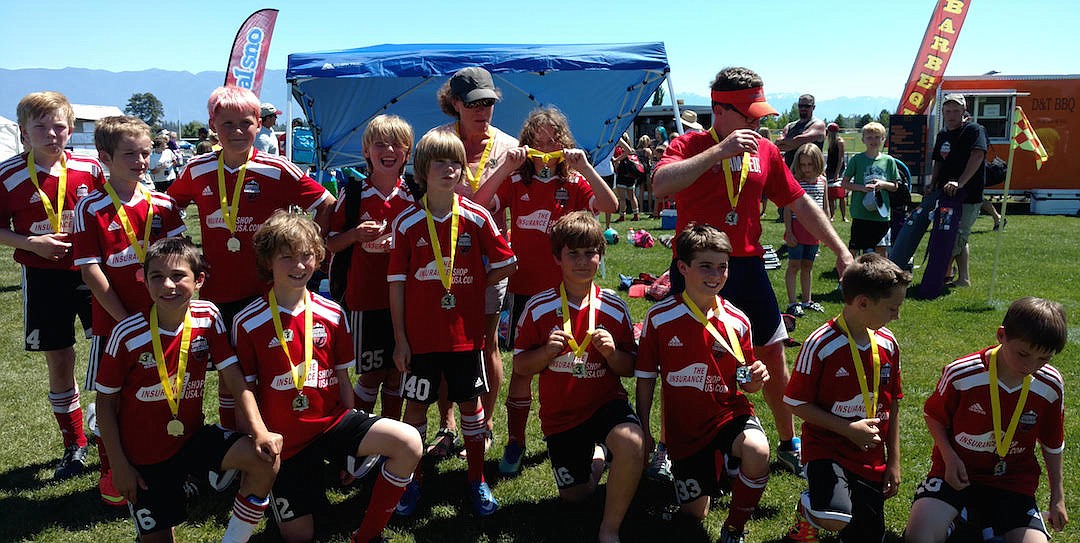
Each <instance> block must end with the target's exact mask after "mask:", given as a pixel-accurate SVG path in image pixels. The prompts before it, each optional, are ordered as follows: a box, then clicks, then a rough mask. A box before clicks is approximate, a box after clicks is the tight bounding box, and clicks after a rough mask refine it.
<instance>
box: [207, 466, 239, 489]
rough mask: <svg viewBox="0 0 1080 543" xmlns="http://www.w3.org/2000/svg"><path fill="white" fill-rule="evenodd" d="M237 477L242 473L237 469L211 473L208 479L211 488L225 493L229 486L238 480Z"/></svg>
mask: <svg viewBox="0 0 1080 543" xmlns="http://www.w3.org/2000/svg"><path fill="white" fill-rule="evenodd" d="M237 475H240V471H239V470H236V469H230V470H225V471H211V472H209V474H207V476H206V479H207V480H208V481H209V482H210V488H212V489H214V490H215V491H217V492H225V491H226V490H228V489H229V485H231V484H232V483H233V481H235V480H236V476H237Z"/></svg>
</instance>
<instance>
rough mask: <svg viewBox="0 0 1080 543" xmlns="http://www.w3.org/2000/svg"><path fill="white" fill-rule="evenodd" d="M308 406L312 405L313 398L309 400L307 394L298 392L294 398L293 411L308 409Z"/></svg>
mask: <svg viewBox="0 0 1080 543" xmlns="http://www.w3.org/2000/svg"><path fill="white" fill-rule="evenodd" d="M308 407H311V400H309V399H308V397H307V396H305V395H303V394H302V393H301V394H297V395H296V397H295V398H293V401H292V408H293V411H306V410H307V408H308Z"/></svg>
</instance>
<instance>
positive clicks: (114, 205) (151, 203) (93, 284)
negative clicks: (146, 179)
mask: <svg viewBox="0 0 1080 543" xmlns="http://www.w3.org/2000/svg"><path fill="white" fill-rule="evenodd" d="M94 143H95V145H96V146H97V149H98V158H99V159H100V160H101V162H102V163H103V164H105V166H106V167H108V168H109V182H108V183H106V184H105V185H104V186H103V187H102V188H100V189H98V190H95V191H93V192H91V193H90V194H88V195H87V196H86V198H83V199H82V200H79V205H78V206H76V207H75V233H74V238H75V246H74V250H75V264H76V265H77V266H79V267H80V268H81V270H82V277H83V281H85V282H86V285H87V286H88V287H90V291H91V292H92V293H93V294H94V304H93V305H94V317H93V323H94V326H93V333H94V338H93V340H92V341H93V343H92V344H91V346H90V363H89V365H88V367H87V371H86V382H87V383H91V384H92V383H93V382H94V381H95V380H96V378H97V369H98V363H99V362H100V361H101V351H102V349H103V348H104V343H105V341H106V340H107V339H109V333H110V332H112V329H113V327H114V326H115V325H116V323H117V322H119V321H121V320H123V319H124V318H126V317H128V316H130V315H133V314H135V313H145V312H146V311H149V310H150V305H151V304H152V302H151V300H150V295H149V293H148V292H147V290H146V281H145V278H144V276H143V275H144V271H143V259H144V258H145V255H146V249H147V248H148V247H149V246H150V244H151V243H152V242H154V241H157V240H159V239H161V238H165V237H173V236H178V235H180V234H181V233H183V232H184V230H186V227H185V226H184V220H183V219H182V218H180V212H179V211H178V210H177V209H176V203H175V202H174V201H173V199H172V198H170V197H168V196H166V195H165V194H162V193H160V192H157V191H156V190H152V189H149V188H145V187H144V186H143V185H142V183H141V182H140V179H141V178H142V176H143V174H145V173H146V168H147V166H148V164H149V157H150V148H151V140H150V127H149V126H147V125H146V123H144V122H143V121H142V120H140V119H138V118H136V117H105V118H103V119H100V120H98V121H97V123H95V126H94ZM98 453H99V456H100V458H101V479H100V481H99V482H98V490H99V491H100V493H101V500H102V501H103V502H104V503H105V504H106V505H123V504H124V498H123V496H121V495H120V493H119V492H117V491H116V488H115V487H113V484H112V474H111V473H110V471H109V461H108V455H107V454H106V452H105V450H104V448H100V447H99V448H98Z"/></svg>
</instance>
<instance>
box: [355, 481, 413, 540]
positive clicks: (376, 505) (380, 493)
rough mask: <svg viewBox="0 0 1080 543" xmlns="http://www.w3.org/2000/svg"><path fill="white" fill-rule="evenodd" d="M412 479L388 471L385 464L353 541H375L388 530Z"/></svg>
mask: <svg viewBox="0 0 1080 543" xmlns="http://www.w3.org/2000/svg"><path fill="white" fill-rule="evenodd" d="M411 480H412V477H405V478H401V477H398V476H397V475H394V474H393V473H390V472H389V471H387V470H386V464H383V468H382V472H381V473H380V476H379V478H378V479H376V480H375V488H373V489H372V490H371V501H369V502H368V506H367V510H366V511H365V512H364V521H363V522H361V523H360V529H359V530H357V531H356V533H354V534H353V541H360V542H363V543H367V542H368V541H371V540H372V539H375V538H376V537H377V536H378V535H379V534H381V533H382V531H383V528H386V523H387V522H389V521H390V515H391V514H393V512H394V507H396V506H397V504H398V501H399V500H401V495H402V494H404V493H405V486H406V485H408V484H409V481H411Z"/></svg>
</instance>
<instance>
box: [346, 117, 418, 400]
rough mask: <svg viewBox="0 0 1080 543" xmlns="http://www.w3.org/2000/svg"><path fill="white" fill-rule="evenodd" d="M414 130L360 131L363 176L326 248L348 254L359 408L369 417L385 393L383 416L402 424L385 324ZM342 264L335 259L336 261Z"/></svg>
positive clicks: (394, 120)
mask: <svg viewBox="0 0 1080 543" xmlns="http://www.w3.org/2000/svg"><path fill="white" fill-rule="evenodd" d="M412 142H413V131H412V127H411V126H409V123H407V122H405V120H404V119H402V118H401V117H398V116H396V115H379V116H377V117H375V118H374V119H372V120H371V122H369V123H368V125H367V128H365V129H364V137H363V144H364V160H365V161H366V162H367V165H368V172H369V173H370V174H369V175H368V177H366V178H364V179H358V180H354V181H352V182H351V183H350V185H347V186H346V187H345V190H344V191H343V192H342V197H341V198H340V199H338V201H337V206H336V207H335V208H334V215H333V216H332V217H331V219H330V237H329V238H328V239H327V240H326V248H327V249H329V250H330V251H332V252H335V253H337V252H339V251H342V250H344V249H346V248H349V247H351V248H352V252H351V255H350V258H351V261H350V264H349V274H348V277H347V278H346V283H345V305H346V306H347V307H348V309H349V319H350V323H351V327H352V330H353V340H354V343H355V344H356V373H357V375H358V376H359V377H357V379H356V387H355V388H354V389H353V392H354V393H355V394H356V408H357V409H359V410H361V411H366V412H368V413H371V412H372V411H374V409H375V400H376V398H378V395H379V387H380V385H381V386H382V416H384V417H386V418H390V419H394V420H399V419H400V418H401V392H400V389H401V373H400V372H398V370H397V368H396V367H395V366H394V361H393V355H394V330H393V323H392V322H391V319H390V286H389V285H388V284H387V282H386V268H387V267H388V266H389V265H390V227H389V224H390V221H393V220H394V218H395V217H397V216H398V214H399V213H401V212H402V211H404V210H405V209H406V208H408V207H410V206H412V205H413V202H414V200H413V197H412V193H410V192H409V187H408V185H406V184H405V180H404V179H402V178H401V174H402V172H403V171H404V170H405V164H406V163H407V162H408V161H409V151H410V150H411V148H412ZM339 257H343V255H337V256H335V258H339Z"/></svg>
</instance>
